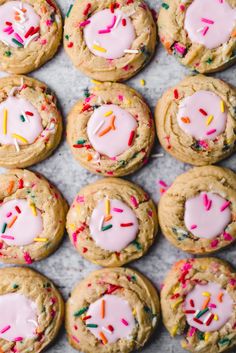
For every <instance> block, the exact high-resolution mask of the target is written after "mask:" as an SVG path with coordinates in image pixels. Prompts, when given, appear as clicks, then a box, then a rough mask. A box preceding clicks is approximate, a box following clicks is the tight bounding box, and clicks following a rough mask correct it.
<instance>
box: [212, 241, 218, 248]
mask: <svg viewBox="0 0 236 353" xmlns="http://www.w3.org/2000/svg"><path fill="white" fill-rule="evenodd" d="M218 243H219V240H218V239H214V240H212V242H211V247H212V248H216V247H217V245H218Z"/></svg>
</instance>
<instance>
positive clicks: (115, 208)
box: [112, 207, 124, 213]
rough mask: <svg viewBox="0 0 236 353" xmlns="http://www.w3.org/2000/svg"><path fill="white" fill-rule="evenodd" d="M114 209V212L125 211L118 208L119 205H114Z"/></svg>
mask: <svg viewBox="0 0 236 353" xmlns="http://www.w3.org/2000/svg"><path fill="white" fill-rule="evenodd" d="M112 210H113V211H114V212H119V213H122V212H124V210H122V209H121V208H117V207H114V208H113V209H112Z"/></svg>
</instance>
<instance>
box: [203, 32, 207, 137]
mask: <svg viewBox="0 0 236 353" xmlns="http://www.w3.org/2000/svg"><path fill="white" fill-rule="evenodd" d="M208 29H209V27H208V26H206V27H204V29H203V31H202V35H203V36H205V35H206V34H207V31H208ZM207 135H208V134H207Z"/></svg>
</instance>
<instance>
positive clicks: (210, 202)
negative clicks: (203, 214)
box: [206, 200, 212, 211]
mask: <svg viewBox="0 0 236 353" xmlns="http://www.w3.org/2000/svg"><path fill="white" fill-rule="evenodd" d="M211 205H212V201H211V200H208V204H207V207H206V210H207V211H209V210H210V209H211Z"/></svg>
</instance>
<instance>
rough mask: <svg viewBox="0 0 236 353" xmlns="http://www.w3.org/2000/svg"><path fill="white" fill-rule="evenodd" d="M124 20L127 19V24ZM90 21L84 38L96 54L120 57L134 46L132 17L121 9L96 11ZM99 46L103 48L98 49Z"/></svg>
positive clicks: (112, 57) (111, 57)
mask: <svg viewBox="0 0 236 353" xmlns="http://www.w3.org/2000/svg"><path fill="white" fill-rule="evenodd" d="M122 20H123V21H124V20H125V22H126V23H125V25H123V24H122V23H123V22H122ZM89 21H90V23H89V24H88V25H87V26H86V27H85V28H84V39H85V42H86V44H87V46H88V48H89V50H90V51H91V52H92V53H93V54H94V55H96V56H100V57H102V58H106V59H118V58H121V57H122V56H123V55H124V51H125V49H130V48H131V47H132V43H133V41H134V40H135V37H136V35H135V29H134V26H133V24H132V21H131V20H130V18H129V17H128V16H127V15H125V14H124V13H123V12H122V11H121V10H118V9H116V10H115V11H114V13H112V12H111V11H110V10H108V9H105V10H102V11H99V12H96V13H95V14H94V15H92V16H91V17H90V18H89ZM100 31H101V33H100ZM104 32H105V33H104ZM97 47H100V48H103V49H101V50H98V48H97Z"/></svg>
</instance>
